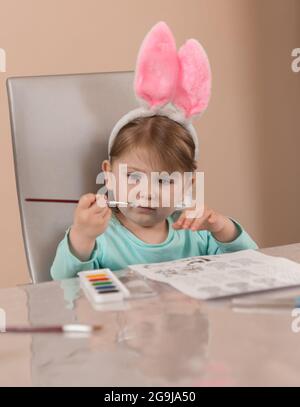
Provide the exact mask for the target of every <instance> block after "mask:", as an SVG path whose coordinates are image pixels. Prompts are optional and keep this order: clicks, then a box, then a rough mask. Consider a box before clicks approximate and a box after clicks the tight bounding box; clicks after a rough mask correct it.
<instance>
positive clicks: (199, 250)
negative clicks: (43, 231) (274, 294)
mask: <svg viewBox="0 0 300 407" xmlns="http://www.w3.org/2000/svg"><path fill="white" fill-rule="evenodd" d="M162 45H163V46H162ZM210 82H211V75H210V68H209V63H208V59H207V56H206V54H205V52H204V50H203V48H202V47H201V46H200V44H199V43H198V42H196V40H189V41H187V43H186V44H185V45H184V46H183V47H182V48H181V49H180V50H179V53H178V54H177V51H176V46H175V42H174V38H173V36H172V33H171V31H170V29H169V28H168V26H167V25H166V24H165V23H164V22H160V23H158V24H157V25H156V26H155V27H154V28H153V29H152V30H151V31H150V32H149V34H148V36H147V37H146V38H145V40H144V43H143V45H142V47H141V50H140V53H139V58H138V63H137V68H136V77H135V92H136V95H137V96H138V97H139V98H140V100H141V101H142V102H143V103H145V102H147V104H146V105H144V107H141V108H139V109H135V110H133V111H130V112H129V113H127V114H126V115H125V116H123V117H122V118H121V119H120V120H119V121H118V122H117V124H116V125H115V126H114V129H113V131H112V133H111V135H110V139H109V146H108V160H105V161H103V163H102V171H103V172H104V173H106V174H111V175H113V178H114V179H115V184H114V185H113V186H112V185H110V183H109V181H108V180H106V185H107V188H108V189H109V190H111V191H113V194H114V196H113V198H114V199H115V200H117V201H119V200H120V197H119V190H120V182H121V180H120V179H119V174H120V171H119V169H120V166H121V165H122V167H123V166H124V165H127V175H128V177H130V179H131V180H132V179H136V181H137V183H138V182H139V177H140V174H141V173H142V174H144V175H145V176H146V177H147V178H149V180H150V177H151V176H152V174H153V173H155V174H161V173H164V174H165V173H167V174H169V173H172V172H174V171H176V172H178V173H180V174H184V173H185V172H191V173H194V172H195V170H196V169H197V158H198V140H197V135H196V132H195V129H194V127H193V126H192V124H191V121H190V119H191V117H193V116H195V115H196V114H199V113H202V112H203V111H204V110H205V108H206V107H207V104H208V99H209V95H210ZM170 103H171V104H172V108H171V109H170V105H169V106H168V107H166V105H167V104H170ZM174 108H175V110H174ZM123 168H124V167H123ZM172 181H173V183H172ZM175 182H176V181H175ZM149 183H150V181H149ZM158 183H159V188H158V191H156V192H157V193H156V195H155V196H152V194H153V191H151V192H149V191H148V190H147V191H146V193H145V192H143V196H140V194H139V199H140V202H142V204H140V205H139V206H137V207H130V206H121V205H119V206H118V207H116V208H110V207H108V206H107V203H106V198H105V196H104V195H96V194H92V193H90V194H86V195H83V196H82V197H81V198H80V200H79V203H78V206H77V208H76V210H75V214H74V221H73V224H72V225H71V226H70V227H69V228H68V229H67V230H66V232H65V236H64V238H63V239H62V241H61V242H60V243H59V245H58V248H57V251H56V256H55V259H54V262H53V264H52V267H51V270H50V272H51V276H52V278H53V279H65V278H72V277H76V275H77V273H78V272H79V271H84V270H92V269H99V268H110V269H111V270H119V269H122V268H126V267H127V266H128V265H130V264H139V263H156V262H163V261H169V260H175V259H180V258H184V257H190V256H199V255H209V254H220V253H227V252H233V251H238V250H244V249H257V248H258V246H257V245H256V243H255V242H254V241H253V240H252V238H251V237H250V236H249V234H248V233H247V232H246V231H245V230H244V228H243V227H242V225H241V224H240V223H239V222H238V221H237V220H234V219H232V218H230V217H227V216H225V215H222V214H221V213H218V212H217V211H215V210H213V209H211V208H208V207H207V206H204V211H203V212H202V214H201V216H195V217H191V216H190V214H191V213H196V211H193V209H186V210H182V211H176V207H175V206H174V205H175V202H174V199H173V192H174V188H175V185H174V180H173V179H171V178H168V177H165V176H163V177H160V179H159V180H158ZM126 187H127V188H126V189H127V192H128V195H129V194H130V191H132V188H134V187H135V186H134V185H133V184H132V182H129V178H128V185H126ZM166 187H168V192H169V193H170V194H171V195H172V196H171V199H170V205H169V206H165V205H161V202H162V196H163V194H164V189H165V188H166ZM122 200H124V199H122ZM127 201H128V198H127ZM153 202H155V204H153Z"/></svg>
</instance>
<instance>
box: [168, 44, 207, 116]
mask: <svg viewBox="0 0 300 407" xmlns="http://www.w3.org/2000/svg"><path fill="white" fill-rule="evenodd" d="M178 58H179V75H178V82H177V88H176V93H175V97H174V99H173V104H174V105H176V106H177V107H179V108H180V109H182V110H183V112H184V114H185V117H187V118H190V117H192V116H195V115H197V114H199V113H202V112H203V111H204V110H205V109H206V108H207V105H208V102H209V99H210V94H211V69H210V64H209V60H208V57H207V55H206V52H205V50H204V49H203V47H202V46H201V44H200V43H199V42H198V41H197V40H195V39H189V40H188V41H186V43H185V44H184V45H183V46H182V47H181V48H180V49H179V51H178Z"/></svg>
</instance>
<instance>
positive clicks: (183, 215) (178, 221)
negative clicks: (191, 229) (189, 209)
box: [173, 211, 186, 228]
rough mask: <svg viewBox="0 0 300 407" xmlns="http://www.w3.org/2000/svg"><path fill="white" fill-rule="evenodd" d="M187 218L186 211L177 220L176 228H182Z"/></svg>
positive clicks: (174, 224)
mask: <svg viewBox="0 0 300 407" xmlns="http://www.w3.org/2000/svg"><path fill="white" fill-rule="evenodd" d="M185 217H186V215H185V211H183V212H182V214H181V215H180V216H179V218H178V219H177V221H176V222H174V223H173V226H174V227H176V228H180V227H181V226H182V223H183V222H184V220H185Z"/></svg>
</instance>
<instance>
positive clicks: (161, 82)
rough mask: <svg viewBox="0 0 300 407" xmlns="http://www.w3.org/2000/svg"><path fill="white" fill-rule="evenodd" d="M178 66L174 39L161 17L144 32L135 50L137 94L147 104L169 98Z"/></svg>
mask: <svg viewBox="0 0 300 407" xmlns="http://www.w3.org/2000/svg"><path fill="white" fill-rule="evenodd" d="M178 70H179V60H178V55H177V50H176V43H175V39H174V37H173V34H172V32H171V30H170V28H169V27H168V26H167V24H166V23H165V22H164V21H161V22H159V23H157V24H156V25H155V26H154V27H153V28H152V29H151V30H150V31H149V33H148V34H147V35H146V37H145V39H144V41H143V42H142V45H141V47H140V50H139V53H138V57H137V64H136V69H135V72H136V73H135V80H134V88H135V94H136V96H137V98H140V99H142V100H141V103H143V102H145V101H146V102H147V103H148V104H149V105H150V107H155V106H162V105H165V104H166V103H168V102H170V101H171V100H172V99H173V97H174V95H175V91H176V84H177V79H178Z"/></svg>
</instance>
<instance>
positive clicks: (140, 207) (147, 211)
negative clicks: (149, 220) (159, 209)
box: [137, 206, 156, 213]
mask: <svg viewBox="0 0 300 407" xmlns="http://www.w3.org/2000/svg"><path fill="white" fill-rule="evenodd" d="M137 209H138V210H139V211H140V212H144V213H151V212H154V211H156V208H150V207H149V206H138V207H137Z"/></svg>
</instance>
